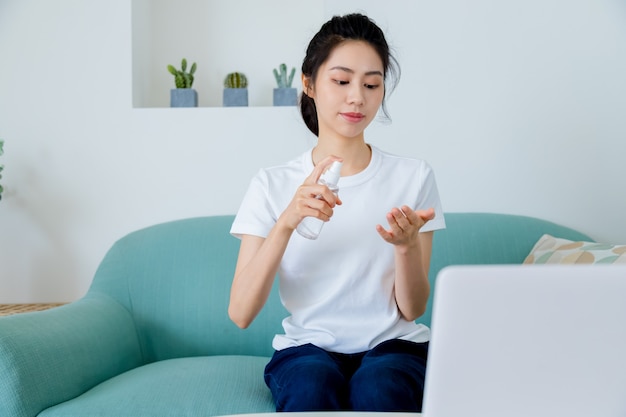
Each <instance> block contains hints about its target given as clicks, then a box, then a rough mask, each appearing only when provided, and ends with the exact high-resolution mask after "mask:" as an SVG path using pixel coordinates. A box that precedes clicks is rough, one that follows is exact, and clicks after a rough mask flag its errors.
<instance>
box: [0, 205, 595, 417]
mask: <svg viewBox="0 0 626 417" xmlns="http://www.w3.org/2000/svg"><path fill="white" fill-rule="evenodd" d="M232 220H233V217H232V216H216V217H203V218H193V219H185V220H178V221H172V222H168V223H164V224H159V225H155V226H151V227H148V228H145V229H142V230H139V231H136V232H133V233H130V234H129V235H127V236H125V237H123V238H122V239H120V240H119V241H117V242H116V243H115V244H114V245H113V247H112V248H111V249H110V250H109V252H108V253H107V254H106V256H105V258H104V259H103V261H102V263H101V264H100V266H99V268H98V270H97V272H96V274H95V277H94V279H93V283H92V285H91V287H90V289H89V291H88V292H87V294H86V295H85V296H84V297H83V298H81V299H80V300H77V301H75V302H72V303H70V304H67V305H64V306H62V307H57V308H54V309H51V310H47V311H42V312H35V313H25V314H18V315H14V316H8V317H4V318H1V319H0V416H2V417H5V416H6V417H33V416H40V417H60V416H64V417H68V416H71V417H77V416H78V417H91V416H111V417H112V416H115V417H121V416H129V417H130V416H132V417H142V416H150V417H157V416H213V415H225V414H237V413H253V412H271V411H273V410H274V406H273V403H272V398H271V396H270V392H269V391H268V389H267V388H266V386H265V384H264V382H263V368H264V366H265V364H266V363H267V361H268V360H269V357H270V355H271V354H272V349H271V341H272V337H273V336H274V334H275V333H277V332H281V320H282V319H283V317H284V316H285V315H286V311H285V310H284V309H283V307H282V306H281V303H280V300H279V298H278V295H277V291H276V288H274V291H273V293H272V295H271V298H270V300H269V301H268V303H267V305H266V306H265V307H264V309H263V310H262V312H261V314H260V315H259V316H258V317H257V319H256V320H255V321H254V323H253V324H252V325H251V326H250V327H249V328H248V329H246V330H241V329H239V328H238V327H236V326H235V325H234V324H233V323H231V322H230V320H229V319H228V315H227V304H228V297H229V291H230V282H231V278H232V275H233V271H234V268H235V262H236V258H237V252H238V248H239V241H238V240H237V239H235V238H234V237H232V236H230V234H229V228H230V224H231V222H232ZM446 222H447V229H446V230H443V231H439V232H436V233H435V238H434V247H433V255H432V264H431V270H430V278H431V280H434V278H435V276H436V274H437V272H438V271H439V270H440V269H441V268H442V267H444V266H446V265H453V264H455V265H459V264H507V263H521V262H523V260H524V259H525V257H526V255H527V254H528V253H529V252H530V250H531V249H532V247H533V245H534V244H535V242H536V241H537V240H538V239H539V238H540V237H541V236H542V235H543V234H544V233H549V234H551V235H553V236H558V237H563V238H567V239H572V240H590V238H589V237H588V236H586V235H584V234H582V233H579V232H577V231H575V230H572V229H569V228H566V227H562V226H560V225H557V224H554V223H551V222H547V221H544V220H541V219H536V218H530V217H523V216H513V215H505V214H487V213H448V214H446ZM419 321H421V322H424V323H426V324H428V323H429V322H430V308H429V309H428V311H427V312H426V314H425V315H424V316H423V317H421V318H420V319H419Z"/></svg>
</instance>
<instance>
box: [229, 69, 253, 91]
mask: <svg viewBox="0 0 626 417" xmlns="http://www.w3.org/2000/svg"><path fill="white" fill-rule="evenodd" d="M246 87H248V78H246V76H245V74H243V73H241V72H231V73H230V74H228V75H227V76H226V78H225V79H224V88H246Z"/></svg>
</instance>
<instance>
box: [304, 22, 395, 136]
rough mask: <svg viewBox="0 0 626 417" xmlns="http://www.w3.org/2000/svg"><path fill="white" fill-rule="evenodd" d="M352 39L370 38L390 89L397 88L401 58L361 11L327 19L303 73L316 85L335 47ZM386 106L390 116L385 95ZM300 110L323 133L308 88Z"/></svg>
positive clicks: (313, 42)
mask: <svg viewBox="0 0 626 417" xmlns="http://www.w3.org/2000/svg"><path fill="white" fill-rule="evenodd" d="M348 40H359V41H364V42H367V43H368V44H369V45H371V46H372V47H373V48H374V49H375V50H376V52H377V53H378V55H379V56H380V59H381V61H382V63H383V70H384V76H385V82H387V80H388V79H391V80H392V85H391V88H390V91H391V90H393V88H394V87H395V85H396V84H397V82H398V79H399V76H400V67H399V65H398V62H397V61H396V59H395V58H394V57H393V55H392V54H391V51H390V49H389V45H388V44H387V41H386V39H385V34H384V33H383V31H382V30H381V29H380V28H379V27H378V25H376V23H375V22H374V21H373V20H371V19H370V18H369V17H367V16H364V15H362V14H359V13H352V14H348V15H345V16H334V17H333V18H332V19H330V20H329V21H328V22H326V23H324V24H323V25H322V27H321V28H320V30H319V31H318V32H317V33H316V34H315V36H313V38H312V39H311V42H309V46H308V47H307V49H306V56H305V57H304V61H303V62H302V75H303V76H305V77H307V78H309V80H310V81H309V82H310V83H311V84H310V85H311V86H313V85H314V82H315V77H316V76H317V71H318V70H319V68H320V66H321V65H322V64H323V63H324V62H325V61H326V60H327V59H328V57H329V56H330V54H331V52H332V51H333V49H334V48H335V47H336V46H338V45H340V44H341V43H343V42H345V41H348ZM388 76H391V77H388ZM386 95H387V89H386V88H385V96H386ZM382 110H383V114H384V115H385V117H386V118H389V114H388V113H387V108H386V105H385V99H384V98H383V104H382ZM300 113H301V114H302V118H303V119H304V123H305V124H306V126H307V127H308V128H309V130H310V131H311V132H313V134H314V135H315V136H319V126H318V121H317V109H316V107H315V101H313V99H312V98H311V97H309V96H308V95H307V94H306V92H303V93H302V95H301V97H300Z"/></svg>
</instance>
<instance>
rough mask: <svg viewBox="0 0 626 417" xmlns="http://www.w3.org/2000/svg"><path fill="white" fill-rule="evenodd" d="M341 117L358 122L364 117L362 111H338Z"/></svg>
mask: <svg viewBox="0 0 626 417" xmlns="http://www.w3.org/2000/svg"><path fill="white" fill-rule="evenodd" d="M340 114H341V117H343V118H344V119H346V120H347V121H348V122H351V123H358V122H360V121H361V120H363V118H364V117H365V116H364V115H363V114H362V113H351V112H349V113H340Z"/></svg>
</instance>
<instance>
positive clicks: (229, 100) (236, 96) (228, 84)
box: [223, 72, 248, 107]
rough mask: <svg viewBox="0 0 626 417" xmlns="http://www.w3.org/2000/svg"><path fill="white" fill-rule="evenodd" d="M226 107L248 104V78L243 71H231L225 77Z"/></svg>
mask: <svg viewBox="0 0 626 417" xmlns="http://www.w3.org/2000/svg"><path fill="white" fill-rule="evenodd" d="M223 103H224V107H245V106H247V105H248V78H246V76H245V74H242V73H241V72H231V73H230V74H228V75H227V76H226V78H225V79H224V95H223Z"/></svg>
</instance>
